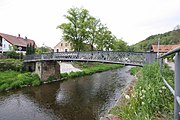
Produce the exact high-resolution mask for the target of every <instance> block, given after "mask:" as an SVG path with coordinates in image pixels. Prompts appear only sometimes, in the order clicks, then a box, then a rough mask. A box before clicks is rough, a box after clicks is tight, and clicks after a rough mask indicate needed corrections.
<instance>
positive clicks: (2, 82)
mask: <svg viewBox="0 0 180 120" xmlns="http://www.w3.org/2000/svg"><path fill="white" fill-rule="evenodd" d="M40 83H41V81H40V79H39V77H38V76H37V75H36V74H32V73H29V72H28V73H20V72H15V71H5V72H0V91H5V90H9V89H16V88H22V87H24V86H26V85H32V86H35V85H40Z"/></svg>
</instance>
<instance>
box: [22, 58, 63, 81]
mask: <svg viewBox="0 0 180 120" xmlns="http://www.w3.org/2000/svg"><path fill="white" fill-rule="evenodd" d="M24 67H25V69H26V70H27V71H30V72H35V73H36V74H38V76H39V78H40V79H41V80H42V81H46V80H48V78H49V77H52V78H55V79H60V65H59V63H58V62H57V61H36V62H27V63H25V64H24Z"/></svg>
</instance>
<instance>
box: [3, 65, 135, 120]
mask: <svg viewBox="0 0 180 120" xmlns="http://www.w3.org/2000/svg"><path fill="white" fill-rule="evenodd" d="M129 68H130V67H125V68H123V69H121V70H114V71H107V72H102V73H97V74H94V75H90V76H84V77H81V78H76V79H70V80H67V81H63V82H56V83H52V84H46V85H42V86H40V87H29V88H25V89H21V90H19V91H15V92H9V93H5V94H2V93H1V95H0V119H2V120H12V119H13V120H24V119H26V120H46V119H47V120H51V119H53V120H56V119H58V120H59V119H60V120H93V119H98V118H99V117H100V116H102V115H104V113H105V112H106V111H107V110H108V109H109V108H110V107H111V106H112V105H113V104H115V102H116V100H117V99H118V97H119V96H120V94H121V92H120V91H121V90H122V88H123V87H124V86H125V85H126V84H127V83H128V82H129V81H130V80H131V79H132V76H130V75H129V73H127V71H128V70H129Z"/></svg>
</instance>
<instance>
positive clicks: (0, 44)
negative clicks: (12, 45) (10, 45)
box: [0, 36, 2, 46]
mask: <svg viewBox="0 0 180 120" xmlns="http://www.w3.org/2000/svg"><path fill="white" fill-rule="evenodd" d="M0 46H2V37H1V36H0Z"/></svg>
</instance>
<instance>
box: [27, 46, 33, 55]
mask: <svg viewBox="0 0 180 120" xmlns="http://www.w3.org/2000/svg"><path fill="white" fill-rule="evenodd" d="M34 53H35V44H33V45H32V44H27V46H26V55H31V54H34Z"/></svg>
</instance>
